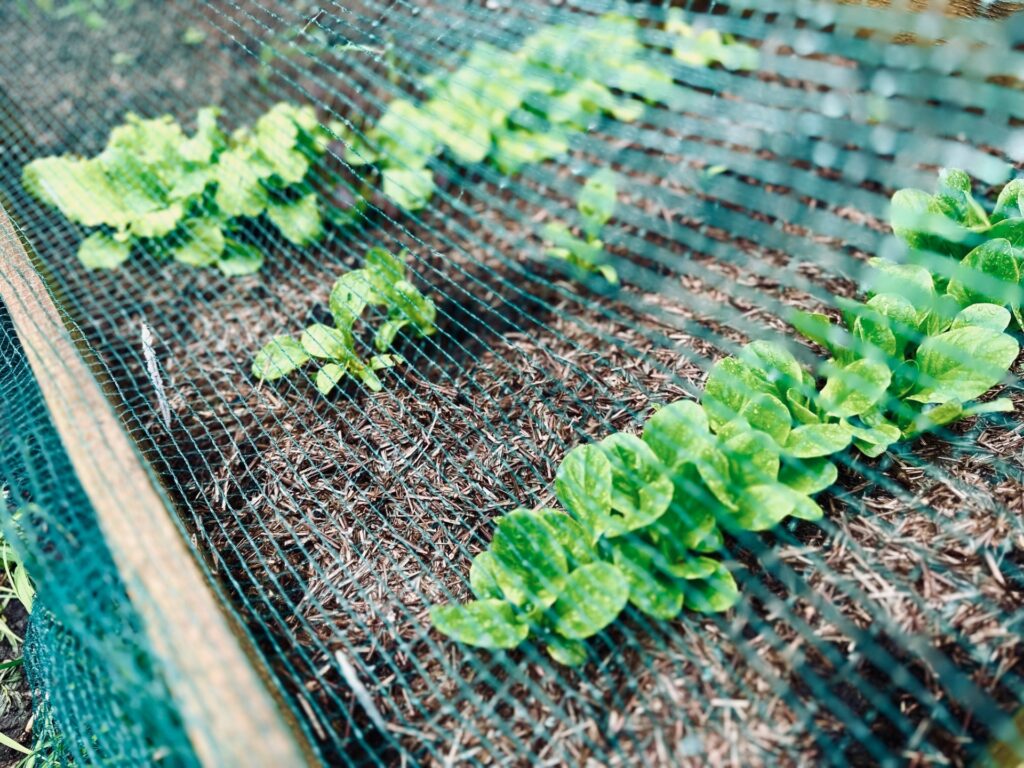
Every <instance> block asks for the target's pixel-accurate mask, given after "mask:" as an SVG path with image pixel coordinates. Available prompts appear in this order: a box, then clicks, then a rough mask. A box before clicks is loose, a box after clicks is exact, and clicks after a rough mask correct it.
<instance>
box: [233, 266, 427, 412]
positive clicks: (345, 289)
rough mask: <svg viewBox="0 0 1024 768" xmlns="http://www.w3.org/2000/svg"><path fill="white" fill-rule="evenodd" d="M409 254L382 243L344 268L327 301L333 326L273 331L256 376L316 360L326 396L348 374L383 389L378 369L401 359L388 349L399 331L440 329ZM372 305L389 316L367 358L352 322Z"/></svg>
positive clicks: (276, 375) (266, 377) (273, 375)
mask: <svg viewBox="0 0 1024 768" xmlns="http://www.w3.org/2000/svg"><path fill="white" fill-rule="evenodd" d="M405 258H406V253H405V251H403V252H402V253H401V254H399V255H398V256H393V255H391V254H390V253H388V252H387V251H385V250H384V249H383V248H371V249H370V250H369V251H367V253H366V265H365V266H364V267H363V268H362V269H354V270H352V271H350V272H346V273H345V274H344V275H342V276H341V277H339V278H338V280H337V281H336V282H335V283H334V287H333V288H332V289H331V295H330V299H329V306H330V310H331V315H332V317H333V318H334V325H333V326H330V325H325V324H323V323H313V324H312V325H310V326H308V327H307V328H306V329H305V330H304V331H303V332H302V335H301V336H300V337H299V338H298V339H296V338H294V337H292V336H288V335H282V336H275V337H274V338H273V339H271V340H270V341H269V342H267V344H266V345H264V347H263V348H262V349H261V350H260V351H259V352H258V353H257V354H256V357H255V358H254V360H253V364H252V373H253V376H255V377H256V378H258V379H260V380H262V381H273V380H275V379H280V378H282V377H283V376H287V375H288V374H290V373H292V372H294V371H296V370H298V369H300V368H302V367H303V366H304V365H306V363H308V362H310V361H311V360H316V361H318V363H319V364H320V368H319V370H318V371H317V373H316V378H315V381H316V387H317V389H318V390H320V392H321V393H322V394H324V395H326V394H329V393H330V392H331V390H333V389H334V387H335V386H336V385H337V384H338V383H339V382H340V381H341V380H342V379H343V378H344V377H345V376H352V377H354V378H356V379H358V380H359V381H361V382H362V383H363V384H364V385H365V386H366V387H367V388H368V389H370V390H371V391H373V392H378V391H380V389H381V388H382V384H381V381H380V378H379V377H378V376H377V371H379V370H381V369H383V368H390V367H392V366H394V365H397V364H399V363H401V362H402V358H401V357H400V356H398V355H394V354H385V353H386V352H387V350H388V349H390V347H391V345H392V344H393V343H394V340H395V337H396V336H397V335H398V333H399V332H400V331H401V330H402V329H404V328H409V329H411V330H412V331H413V333H415V334H416V335H417V336H420V337H423V336H429V335H431V334H432V333H434V332H435V331H436V329H437V328H436V325H435V320H436V317H437V308H436V307H435V305H434V302H433V301H432V300H431V299H430V298H428V297H426V296H424V295H423V294H422V293H421V292H420V291H419V289H417V288H416V287H415V286H414V285H413V284H412V283H411V282H409V281H408V280H407V279H406V265H405ZM369 306H373V307H379V308H381V309H382V311H383V313H384V314H385V316H386V317H385V320H384V321H383V322H382V323H381V324H380V325H379V326H377V328H376V330H375V333H374V339H373V346H374V348H375V349H376V351H377V354H374V355H371V356H370V357H369V358H368V359H365V360H364V359H363V356H362V355H361V354H360V352H359V349H358V347H357V343H356V335H355V331H354V327H355V325H356V323H357V322H358V321H359V319H360V318H361V317H362V315H363V312H364V310H365V309H366V308H367V307H369Z"/></svg>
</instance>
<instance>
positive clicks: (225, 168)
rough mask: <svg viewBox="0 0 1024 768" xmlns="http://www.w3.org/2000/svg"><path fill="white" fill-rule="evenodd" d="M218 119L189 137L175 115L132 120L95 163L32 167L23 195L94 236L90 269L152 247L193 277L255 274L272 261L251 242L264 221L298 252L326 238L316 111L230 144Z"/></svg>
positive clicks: (278, 110)
mask: <svg viewBox="0 0 1024 768" xmlns="http://www.w3.org/2000/svg"><path fill="white" fill-rule="evenodd" d="M219 116H220V110H218V109H216V108H213V107H209V108H206V109H202V110H200V111H199V113H198V117H197V118H196V131H195V133H194V134H192V135H191V136H190V135H188V134H186V133H185V131H184V130H183V129H182V128H181V126H180V125H179V124H178V123H176V122H175V121H174V120H173V119H172V118H171V117H170V116H166V115H165V116H164V117H158V118H154V119H151V120H145V119H142V118H140V117H138V116H137V115H132V114H129V115H128V117H127V120H126V122H125V124H124V125H121V126H118V127H117V128H115V129H114V130H113V131H111V133H110V137H109V140H108V142H107V145H106V147H105V148H104V150H103V151H102V152H100V153H99V154H98V155H96V156H95V157H91V158H80V157H75V156H71V155H64V156H60V157H46V158H41V159H39V160H34V161H33V162H31V163H29V164H28V165H27V166H25V169H24V171H23V174H22V180H23V183H24V186H25V189H26V190H28V191H29V192H30V193H31V194H32V195H34V196H35V197H36V198H38V199H39V200H41V201H42V202H44V203H46V204H48V205H51V206H53V207H55V208H57V209H58V210H59V211H60V212H61V213H62V214H63V215H64V216H65V217H66V218H67V219H69V220H70V221H73V222H75V223H76V224H81V225H83V226H85V227H88V228H90V229H92V230H93V232H92V233H91V234H90V235H89V236H88V237H86V238H85V240H84V241H83V242H82V244H81V246H80V248H79V251H78V255H79V259H80V260H81V261H82V263H83V264H84V265H85V266H87V267H89V268H90V269H114V268H116V267H118V266H120V265H121V264H122V263H124V262H125V261H126V260H127V259H128V257H129V256H130V254H131V251H132V248H133V247H134V246H135V245H137V244H139V245H141V244H146V245H147V246H153V251H154V252H155V253H157V254H158V255H166V256H169V257H171V258H173V259H174V260H176V261H179V262H181V263H184V264H188V265H191V266H197V267H198V266H216V267H218V268H219V269H220V270H221V271H222V272H223V273H224V274H227V275H241V274H249V273H251V272H255V271H256V270H258V269H259V268H260V266H261V265H262V263H263V254H262V253H261V252H260V251H259V250H258V249H257V248H255V247H254V246H253V245H251V244H247V243H245V242H244V225H245V223H246V222H247V221H250V220H252V219H255V218H257V217H259V216H263V215H265V216H266V218H267V219H268V220H269V221H270V222H271V223H272V224H273V225H274V226H275V227H276V228H277V229H278V230H279V231H280V232H281V234H282V235H283V236H284V237H285V238H287V239H288V240H289V241H291V242H293V243H295V244H296V245H305V244H307V243H310V242H312V241H313V240H315V239H317V238H318V237H319V236H320V233H321V228H322V226H321V218H320V211H319V206H318V204H317V199H316V194H315V193H314V192H313V191H312V188H311V187H310V185H309V183H308V181H307V175H308V174H309V171H310V168H311V165H312V162H313V160H315V159H316V158H317V157H318V156H319V155H321V154H322V153H323V152H324V150H325V148H326V144H327V141H328V139H329V134H328V133H327V132H326V131H325V130H324V129H322V128H321V127H320V125H319V123H318V122H317V119H316V115H315V113H314V112H313V109H312V108H311V107H296V106H294V105H291V104H286V103H280V104H277V105H275V106H274V107H272V108H271V109H270V110H269V111H268V112H267V113H266V114H264V115H263V116H262V117H260V118H259V120H257V121H256V124H255V126H254V127H253V128H252V129H249V128H240V129H238V130H237V131H235V132H234V133H233V134H231V136H228V135H227V134H226V133H225V132H224V131H223V130H222V129H221V128H220V126H219Z"/></svg>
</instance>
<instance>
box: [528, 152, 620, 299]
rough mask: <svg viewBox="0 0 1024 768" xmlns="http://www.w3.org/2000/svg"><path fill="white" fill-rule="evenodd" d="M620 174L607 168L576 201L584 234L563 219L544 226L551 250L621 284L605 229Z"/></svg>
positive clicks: (582, 191) (616, 283) (586, 186)
mask: <svg viewBox="0 0 1024 768" xmlns="http://www.w3.org/2000/svg"><path fill="white" fill-rule="evenodd" d="M618 182H619V179H618V176H617V175H616V174H615V172H614V171H611V170H608V169H604V170H601V171H598V172H597V173H596V174H594V176H593V177H591V178H590V179H589V180H588V181H587V183H586V184H584V185H583V189H581V190H580V195H579V198H578V200H577V201H576V207H577V209H578V210H579V212H580V216H581V217H582V220H583V223H582V227H581V229H582V231H583V235H584V237H583V238H579V237H576V236H575V235H574V234H573V233H572V231H571V230H570V229H569V227H568V226H567V225H566V224H564V223H563V222H561V221H554V222H551V223H549V224H548V225H547V226H545V227H544V231H543V234H544V238H545V239H546V240H548V241H549V242H550V243H551V247H550V248H548V250H547V254H548V256H551V257H552V258H555V259H562V260H563V261H567V262H569V263H570V264H572V265H573V266H574V267H577V268H578V269H581V270H583V271H584V272H593V273H597V274H599V275H601V276H602V277H603V278H604V279H605V280H607V281H608V282H609V283H610V284H612V285H618V282H619V273H618V272H617V271H616V269H615V267H613V266H612V265H611V264H608V263H607V261H608V255H607V254H606V253H605V250H604V242H602V240H601V239H600V235H601V230H602V229H603V228H604V225H605V224H607V223H608V220H609V219H611V217H612V215H613V214H614V213H615V204H616V198H617V196H618Z"/></svg>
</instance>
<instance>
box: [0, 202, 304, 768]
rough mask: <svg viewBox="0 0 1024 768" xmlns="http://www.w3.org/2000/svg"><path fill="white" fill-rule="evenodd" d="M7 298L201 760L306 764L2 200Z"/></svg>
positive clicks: (0, 265)
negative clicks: (74, 338) (66, 324)
mask: <svg viewBox="0 0 1024 768" xmlns="http://www.w3.org/2000/svg"><path fill="white" fill-rule="evenodd" d="M0 299H2V300H3V301H4V303H5V304H6V306H7V309H8V311H9V312H10V316H11V318H12V320H13V322H14V326H15V329H16V330H17V333H18V336H19V338H20V340H21V344H22V346H23V347H24V350H25V353H26V356H27V357H28V360H29V363H30V365H31V367H32V371H33V373H34V374H35V377H36V379H37V381H38V383H39V387H40V389H41V390H42V394H43V396H44V398H45V400H46V404H47V407H48V409H49V413H50V417H51V418H52V419H53V423H54V425H55V426H56V428H57V431H58V433H59V434H60V436H61V439H62V441H63V444H64V449H65V450H66V451H67V453H68V456H69V457H70V459H71V463H72V465H73V466H74V468H75V471H76V473H77V475H78V479H79V480H80V482H81V484H82V486H83V488H84V489H85V491H86V493H87V494H88V496H89V498H90V500H91V501H92V504H93V507H94V508H95V511H96V515H97V517H98V520H99V524H100V528H101V530H102V531H103V534H104V537H105V539H106V542H107V545H108V546H109V548H110V550H111V552H112V553H113V556H114V560H115V563H116V565H117V567H118V570H119V572H120V574H121V576H122V578H123V579H124V583H125V584H126V586H127V589H128V593H129V597H130V598H131V600H132V603H133V605H134V606H135V607H136V609H137V610H138V612H139V614H140V616H141V618H142V620H143V623H144V626H145V629H146V634H147V636H148V638H149V641H150V642H151V644H152V646H153V650H154V653H155V654H156V657H157V658H158V659H159V661H160V662H161V663H162V665H163V669H164V673H165V676H166V679H167V684H168V686H169V687H170V690H171V693H172V695H173V697H174V699H175V703H176V704H177V706H178V708H179V710H180V711H181V713H182V716H183V718H184V721H185V725H186V729H187V732H188V734H189V738H190V739H191V741H192V745H193V747H194V749H195V751H196V754H197V755H198V757H199V759H200V761H201V762H202V763H203V764H204V765H207V766H218V768H219V767H220V766H246V767H250V766H252V767H256V766H267V767H268V768H270V767H271V766H272V767H273V768H290V767H291V766H302V765H309V764H310V759H309V756H308V754H307V753H306V752H305V751H304V749H305V747H304V746H300V744H304V742H302V741H300V739H299V738H297V736H296V733H297V729H296V728H295V727H294V724H293V723H292V722H291V720H290V717H289V716H287V715H286V714H285V712H284V710H283V709H282V708H281V707H280V706H279V704H278V702H277V701H275V698H274V696H273V695H272V694H271V691H270V688H269V687H268V686H267V685H265V683H264V680H262V679H261V677H260V675H259V673H258V672H257V671H256V667H255V666H254V664H253V663H252V662H251V661H250V658H249V657H248V656H247V655H246V648H247V641H245V640H243V639H241V638H240V636H239V634H238V633H236V632H235V631H234V629H235V628H234V625H233V623H232V621H231V619H230V618H229V617H228V616H227V615H226V613H225V612H224V610H223V609H222V607H221V603H220V601H219V600H218V598H217V596H216V594H215V592H214V591H213V589H212V586H211V584H210V583H209V582H208V581H207V579H206V577H205V576H204V574H203V571H202V570H201V568H200V566H199V564H198V562H197V561H196V559H195V557H194V556H193V554H192V552H191V551H190V550H189V548H188V546H187V545H186V542H185V541H184V539H183V538H182V534H181V531H180V529H179V528H178V527H177V526H176V525H175V523H174V521H173V520H172V518H171V514H172V513H171V512H170V511H169V509H168V507H167V505H166V504H165V502H164V499H163V497H162V495H161V494H160V492H159V491H158V490H157V488H156V487H155V486H154V483H153V480H152V478H151V477H150V476H149V474H148V473H147V472H146V470H145V468H144V465H143V464H142V459H141V456H140V455H139V453H138V451H137V450H136V448H135V446H134V444H133V443H132V442H131V441H130V439H129V438H128V435H127V434H126V433H125V431H124V430H123V428H122V426H121V423H120V421H119V419H118V418H117V416H116V414H115V413H114V410H113V408H112V406H111V404H110V403H109V402H108V401H107V399H106V398H105V396H104V395H103V392H102V390H101V388H100V385H99V383H98V382H97V380H96V378H95V377H94V376H93V375H92V374H91V373H90V371H89V368H88V366H87V365H86V362H85V360H84V359H83V357H82V355H81V354H80V352H79V350H78V349H77V347H76V344H75V342H74V340H73V338H72V336H71V334H70V333H69V331H68V329H67V328H66V327H65V324H64V322H63V321H62V319H61V315H60V313H59V312H58V310H57V307H56V305H55V304H54V302H53V300H52V298H51V296H50V293H49V292H48V291H47V289H46V286H45V284H44V282H43V280H42V279H41V278H40V276H39V274H38V272H37V271H36V269H35V268H34V267H33V265H32V262H31V259H30V258H29V256H28V253H27V252H26V250H25V248H24V247H23V245H22V243H21V240H20V239H19V237H18V235H17V233H16V231H15V229H14V227H13V225H12V224H11V221H10V220H9V218H8V217H7V215H6V213H5V212H4V211H3V209H2V208H0ZM249 650H251V649H249Z"/></svg>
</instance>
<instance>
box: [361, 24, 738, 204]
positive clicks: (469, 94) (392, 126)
mask: <svg viewBox="0 0 1024 768" xmlns="http://www.w3.org/2000/svg"><path fill="white" fill-rule="evenodd" d="M665 32H666V33H667V34H668V35H670V36H672V37H673V38H674V39H675V41H676V45H674V46H673V52H674V55H675V57H676V58H677V59H678V60H680V61H683V62H685V63H687V64H689V65H692V66H709V65H711V64H713V63H722V64H723V65H724V66H726V67H728V68H730V69H748V68H753V67H755V66H756V65H757V61H758V53H757V51H756V50H755V49H753V48H751V47H749V46H745V45H742V44H738V43H735V42H734V41H732V40H731V39H729V38H728V37H727V36H722V35H719V34H718V33H716V32H714V31H706V32H703V33H701V34H700V35H697V34H696V33H694V31H693V30H692V28H690V27H689V26H688V25H686V24H685V23H683V22H682V21H681V20H680V18H679V17H678V16H670V17H669V21H667V22H666V24H665ZM642 33H643V30H642V28H641V26H640V25H639V24H638V22H637V21H636V20H635V19H632V18H629V17H626V16H623V15H619V14H606V15H604V16H602V17H600V18H599V19H597V20H596V21H595V22H594V23H593V24H586V25H583V24H554V25H550V26H546V27H543V28H541V29H539V30H538V31H537V32H536V33H534V34H533V35H531V36H530V37H528V38H526V39H525V40H524V41H523V44H522V46H521V47H520V48H519V49H517V50H514V51H508V50H504V49H501V48H497V47H495V46H493V45H489V44H487V43H478V44H477V45H475V46H474V47H473V49H472V50H471V51H470V52H469V54H468V55H467V57H466V60H465V63H464V64H463V65H462V66H460V67H459V68H458V69H456V70H454V71H453V72H445V73H443V74H441V75H439V76H435V77H431V78H429V79H428V80H427V82H426V83H424V90H425V91H426V92H427V93H428V94H429V98H427V99H426V100H425V101H423V102H421V103H419V104H414V103H413V102H411V101H409V100H406V99H397V100H395V101H393V102H391V104H390V105H389V106H388V109H387V110H386V111H385V113H384V115H383V116H382V117H381V119H380V120H379V121H378V123H377V125H376V126H374V127H373V128H372V129H371V130H370V131H368V132H367V135H366V138H365V140H360V139H355V138H354V137H353V139H352V140H350V141H349V146H350V151H349V153H348V154H347V155H346V160H347V162H349V163H351V164H353V165H374V166H376V167H377V168H378V169H379V171H380V175H381V180H382V187H383V193H384V194H385V195H386V196H388V197H389V198H391V199H392V200H393V201H394V202H395V203H396V204H397V205H399V206H401V207H402V208H405V209H406V210H417V209H419V208H422V207H423V206H425V205H426V204H427V203H428V202H429V200H430V198H431V196H432V195H433V193H434V187H435V184H434V173H433V171H432V170H431V168H430V167H429V166H430V163H431V161H432V160H433V159H434V158H435V157H436V156H437V155H440V154H442V153H447V154H448V155H449V156H450V157H452V158H453V159H454V160H456V161H458V162H460V163H464V164H468V165H472V164H476V163H482V162H489V163H491V164H493V165H494V166H495V167H496V168H497V169H498V170H499V171H501V172H502V173H506V174H513V173H518V172H519V171H520V170H521V169H522V168H524V167H525V166H527V165H530V164H534V163H540V162H543V161H545V160H549V159H551V158H554V157H558V156H559V155H562V154H564V153H565V152H566V151H568V149H569V140H570V138H571V137H573V136H575V135H579V134H582V133H584V132H586V131H587V130H588V128H589V127H590V126H591V125H592V124H593V123H594V121H595V120H597V119H598V118H600V117H602V116H609V117H611V118H614V119H615V120H621V121H623V122H633V121H635V120H637V119H639V117H640V116H641V115H642V114H643V110H644V105H645V103H654V102H665V101H669V100H670V99H671V98H672V96H673V94H674V92H675V91H676V90H677V89H679V88H681V87H682V86H678V85H676V84H675V83H674V82H673V79H672V75H671V73H670V72H667V71H665V67H664V66H663V65H662V63H661V62H660V61H658V60H656V58H655V56H654V54H655V50H654V49H653V48H652V47H651V46H648V45H647V44H646V43H645V41H644V40H643V39H642ZM598 51H599V52H600V55H595V52H598Z"/></svg>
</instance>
